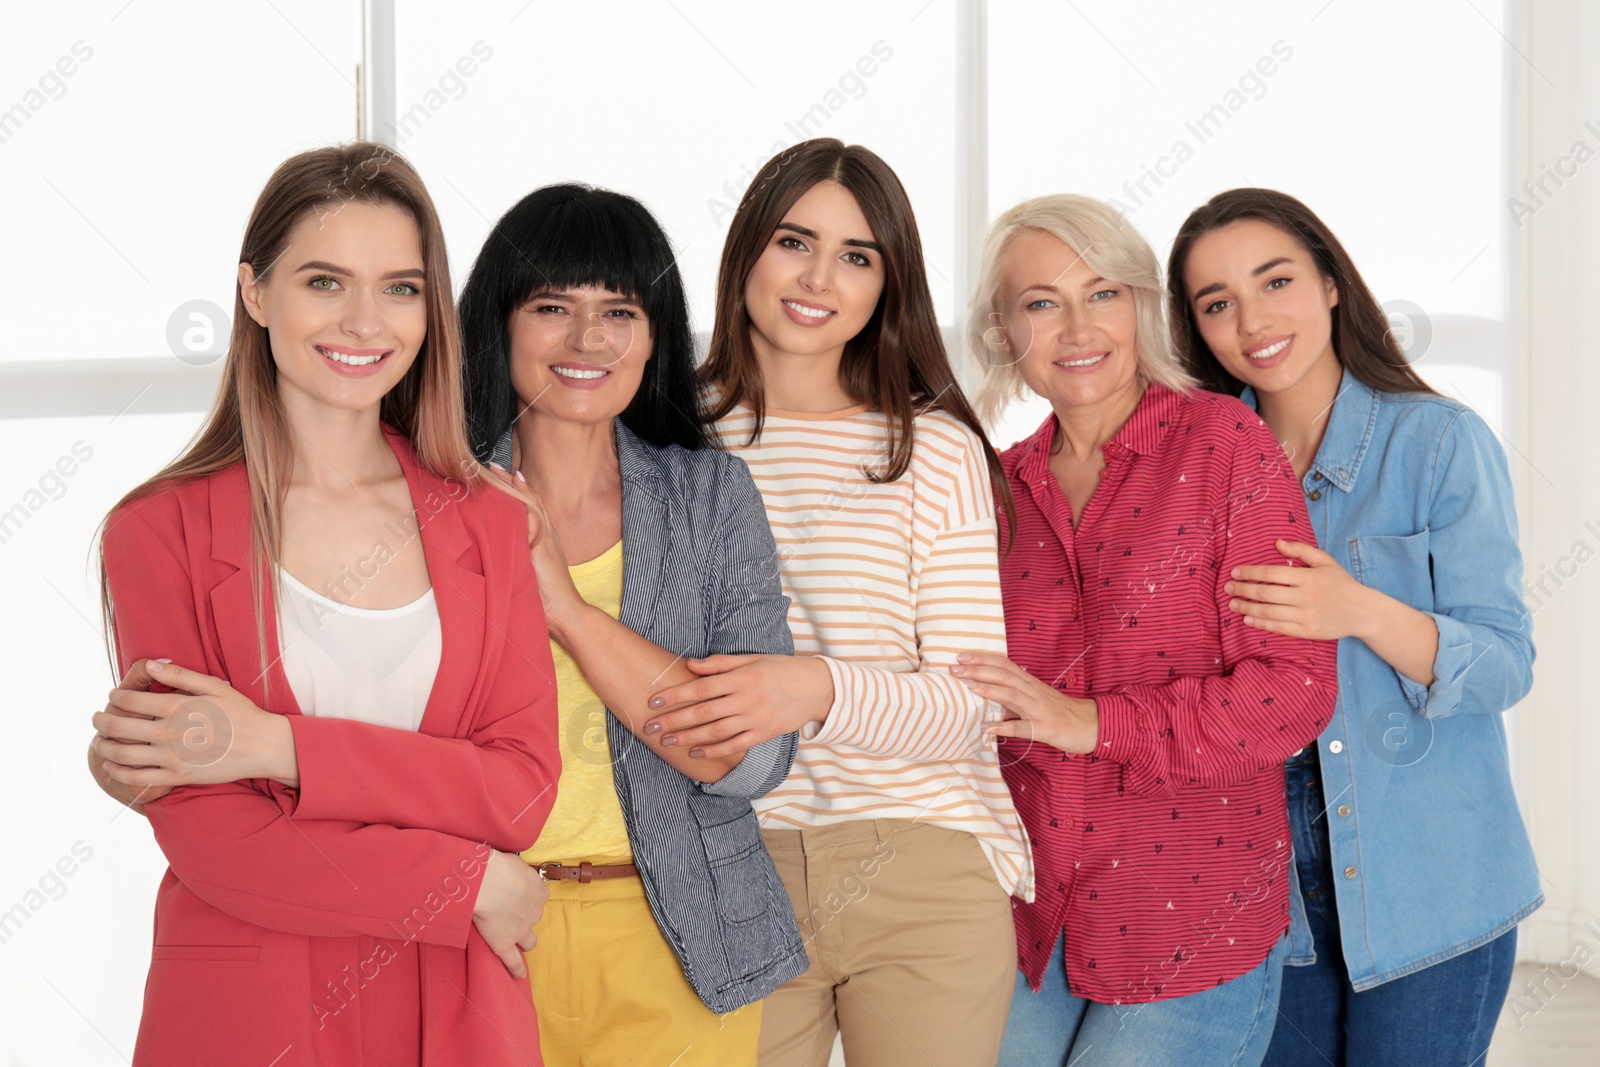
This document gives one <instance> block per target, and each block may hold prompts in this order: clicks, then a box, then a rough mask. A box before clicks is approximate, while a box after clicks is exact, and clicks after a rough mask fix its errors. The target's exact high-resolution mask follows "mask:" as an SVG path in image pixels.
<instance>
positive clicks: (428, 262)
mask: <svg viewBox="0 0 1600 1067" xmlns="http://www.w3.org/2000/svg"><path fill="white" fill-rule="evenodd" d="M408 218H409V220H410V222H411V223H412V224H414V225H411V226H407V224H406V223H407V219H408ZM240 258H241V266H240V282H241V284H240V293H239V299H238V303H237V307H236V311H237V314H236V316H235V329H234V334H233V339H232V345H231V347H230V352H229V356H228V364H227V365H226V367H225V371H224V380H223V384H222V387H221V389H220V390H219V395H218V400H217V403H216V405H215V407H214V408H213V411H212V413H211V415H210V416H209V418H208V420H207V423H206V425H205V426H204V427H203V428H202V430H201V433H200V435H199V436H198V437H197V439H196V441H195V442H194V444H192V445H191V446H190V448H189V449H188V450H187V451H186V452H185V454H184V455H183V456H181V457H180V458H179V459H178V460H176V461H174V463H173V464H171V465H169V466H168V468H167V469H166V470H164V471H162V472H161V474H159V475H157V476H156V477H155V478H153V479H151V481H150V482H147V483H145V485H143V486H141V487H140V488H138V489H136V490H134V491H133V492H132V493H130V494H129V495H128V496H127V497H125V498H124V500H123V501H122V502H121V503H120V504H119V505H118V507H117V508H116V509H115V510H114V511H113V512H112V513H111V515H110V516H109V517H108V519H107V522H106V525H105V531H104V535H103V538H102V553H103V563H104V579H105V592H106V594H107V608H108V616H109V621H110V623H111V627H110V629H109V631H108V632H110V633H112V634H114V639H115V642H116V657H117V661H118V662H117V666H118V667H119V669H120V670H122V671H124V672H130V673H129V678H128V680H126V681H125V683H124V686H123V687H122V688H119V689H117V690H115V691H113V693H112V702H111V705H109V706H108V708H107V710H106V711H105V712H102V713H99V714H97V715H96V716H95V717H94V718H95V725H96V730H97V737H96V740H95V742H94V745H93V746H92V749H93V751H92V754H91V767H92V768H93V769H94V770H95V772H96V777H97V779H99V780H100V781H101V784H102V785H103V786H104V787H105V788H106V789H107V791H108V792H112V793H113V795H117V796H119V797H121V798H123V799H126V800H128V801H130V802H134V803H138V804H140V805H141V807H142V810H143V811H144V813H145V814H146V816H147V817H148V818H149V822H150V826H151V828H152V830H154V832H155V836H156V841H157V843H158V844H159V845H160V847H161V849H162V851H163V853H164V854H165V855H166V857H167V859H168V862H169V863H170V865H171V866H170V868H169V869H168V871H167V873H166V876H165V877H164V878H163V880H162V884H161V887H160V891H159V893H158V895H157V902H156V917H155V941H154V948H153V952H152V960H151V967H150V974H149V978H148V981H147V983H146V987H145V1002H144V1015H143V1018H142V1021H141V1024H140V1030H139V1040H138V1046H137V1048H136V1050H135V1054H134V1057H135V1064H136V1065H143V1064H150V1065H163V1067H165V1065H169V1064H180V1063H195V1064H200V1063H203V1064H207V1065H213V1064H252V1065H258V1067H259V1065H265V1064H272V1065H274V1067H291V1065H332V1064H337V1065H345V1064H350V1065H355V1064H383V1065H385V1067H389V1065H396V1064H400V1065H409V1064H417V1065H445V1064H452V1065H453V1064H465V1063H470V1064H474V1065H500V1064H505V1065H508V1067H509V1065H511V1064H516V1065H519V1067H526V1065H527V1064H530V1063H531V1064H538V1063H539V1062H540V1058H539V1049H538V1037H537V1027H536V1020H535V1017H534V1013H533V1008H532V1002H531V998H530V996H529V990H528V983H527V976H526V971H525V968H524V967H523V964H522V951H523V950H524V949H526V948H529V947H531V946H532V935H531V928H532V925H533V923H534V922H536V921H537V919H538V915H539V911H540V909H541V908H542V905H543V899H544V890H543V886H542V883H540V882H539V879H538V877H537V875H536V874H535V873H534V872H533V871H532V870H531V869H530V868H528V867H527V866H526V865H525V864H523V863H522V861H521V860H520V859H519V858H518V857H517V856H516V853H518V852H520V851H521V850H522V849H524V848H527V847H528V846H530V845H531V844H532V843H533V841H534V840H535V839H536V838H537V837H538V834H539V830H540V828H541V827H542V825H543V822H544V819H545V816H546V814H547V813H548V812H549V810H550V807H551V804H552V802H553V800H554V792H555V783H556V780H557V776H558V773H559V755H558V752H559V749H558V747H557V740H556V736H555V722H556V719H555V689H554V685H553V683H552V681H551V679H552V678H553V671H552V667H551V663H550V652H549V639H548V636H547V633H546V630H545V626H544V619H543V612H542V610H541V608H540V602H539V595H538V590H537V587H536V585H535V581H534V575H533V570H532V566H531V564H530V562H529V557H528V552H527V539H528V525H527V517H526V512H525V510H524V508H523V506H522V505H521V503H520V502H518V501H517V500H516V499H515V498H514V497H513V496H512V495H511V493H509V492H508V491H505V490H503V489H502V488H500V487H499V486H497V485H495V484H493V482H492V481H491V480H490V479H487V478H486V477H485V476H484V473H483V469H482V468H481V467H479V466H478V465H477V464H476V462H475V461H473V460H472V458H471V452H470V450H469V449H468V446H467V443H466V438H465V434H464V431H463V429H462V419H461V416H460V411H461V402H460V391H459V390H460V385H459V379H460V354H459V346H458V342H457V341H456V333H455V320H454V314H453V311H452V310H451V306H450V295H451V289H450V282H449V276H448V270H447V267H446V263H445V258H444V248H443V243H442V238H441V235H440V231H439V227H438V222H437V219H436V217H435V215H434V213H433V207H432V204H431V202H430V201H429V200H428V197H427V193H426V191H425V190H424V189H423V187H422V184H421V181H420V179H418V178H417V176H416V174H415V172H414V171H412V170H411V168H410V167H409V166H408V165H407V164H405V162H404V161H403V160H400V159H399V158H398V157H397V156H395V155H394V154H393V153H392V152H390V151H389V150H387V149H383V148H381V147H379V146H375V145H351V146H346V147H344V148H337V149H322V150H318V151H316V152H309V153H305V154H303V155H301V156H297V157H295V158H294V159H291V160H289V161H288V162H287V163H285V164H284V165H283V166H282V167H280V168H279V170H278V172H277V173H276V174H274V176H273V178H272V180H271V181H270V182H269V183H268V186H267V189H266V190H265V191H264V192H263V194H262V196H261V199H260V200H259V201H258V203H257V206H256V211H255V213H254V215H253V216H252V219H251V222H250V225H249V227H248V229H247V232H246V237H245V246H244V251H243V253H242V254H241V257H240ZM324 363H326V364H335V365H334V366H324V365H322V364H324ZM345 483H348V484H345ZM377 531H382V532H381V533H376V532H377ZM375 533H376V536H377V542H376V543H374V540H373V537H374V536H375ZM280 566H281V567H282V572H281V576H282V578H283V581H280V580H279V578H280V572H279V567H280ZM295 573H299V574H301V575H302V577H301V578H300V579H296V582H295V584H303V585H305V586H314V584H316V579H317V578H320V577H325V576H330V575H335V574H342V575H349V576H351V581H350V582H345V583H343V584H337V583H335V582H333V581H332V580H331V579H330V580H329V581H328V582H327V583H325V587H326V588H327V589H328V590H329V591H330V592H335V593H337V592H341V591H342V592H343V593H344V594H345V596H346V597H348V598H349V599H350V600H351V601H353V602H354V605H355V606H358V607H359V606H360V605H361V604H362V603H365V602H368V601H371V600H372V599H373V598H374V596H375V595H376V594H374V592H373V591H374V590H380V591H381V593H382V595H378V596H377V599H400V598H402V597H404V598H408V601H409V602H412V603H418V604H421V603H422V602H423V600H424V598H426V597H429V596H431V598H432V601H433V605H434V607H436V610H437V639H438V642H437V644H436V645H434V646H432V647H436V648H437V650H438V651H437V669H436V670H435V671H430V672H429V673H431V675H432V680H431V688H427V689H426V694H427V695H426V697H425V704H423V700H424V698H423V696H422V692H421V689H422V687H415V688H417V689H418V691H417V692H416V693H415V694H414V698H415V699H414V700H409V697H408V700H407V701H402V702H405V703H414V704H416V705H420V720H419V721H418V723H417V727H416V729H408V728H403V727H397V726H395V725H380V724H378V723H376V722H373V721H370V720H369V721H360V720H358V719H356V718H349V717H342V716H341V714H340V711H341V709H339V708H333V707H328V706H326V705H327V704H328V703H329V701H328V699H327V696H326V692H325V691H323V690H314V691H312V692H311V693H310V694H309V698H310V699H311V701H312V702H313V703H318V704H319V705H320V706H317V707H315V708H312V707H309V706H308V707H302V704H301V700H303V699H307V697H308V694H306V693H297V692H295V691H294V688H293V687H292V685H291V678H292V677H294V675H293V673H292V672H289V671H286V667H285V664H286V660H285V656H286V655H288V654H291V653H292V652H293V649H292V647H291V646H292V643H293V642H292V640H291V641H289V642H285V647H283V648H282V649H280V647H279V644H280V642H279V634H278V627H277V626H276V625H274V623H276V622H279V621H280V620H279V607H280V605H282V604H284V603H285V597H286V596H288V595H289V593H288V591H287V589H288V587H287V586H286V585H285V584H284V583H285V582H286V581H288V580H289V579H294V578H295ZM306 576H310V577H309V579H307V578H306ZM408 585H409V586H410V588H407V586H408ZM422 585H425V586H426V590H425V591H424V592H423V594H422V596H421V597H418V596H416V589H417V587H418V586H422ZM364 590H365V591H366V592H367V594H368V595H367V597H366V598H363V597H362V596H361V594H362V592H363V591H364ZM364 610H369V611H376V612H379V613H381V612H384V611H391V610H395V609H392V608H388V607H379V606H378V605H375V604H369V606H368V607H367V608H366V609H364ZM419 647H422V646H419ZM383 651H385V650H383V649H374V655H378V654H381V653H382V652H383ZM163 661H170V662H163ZM263 664H265V665H266V666H265V669H263V666H262V665H263ZM430 665H431V664H430ZM385 669H387V668H385ZM397 669H398V668H397ZM382 673H383V672H382V671H380V672H378V674H379V681H378V682H377V683H375V684H376V685H381V684H382ZM135 679H148V680H149V681H150V683H151V684H149V685H141V684H137V683H136V681H135ZM299 684H300V686H301V688H302V689H305V688H308V687H306V686H305V683H304V681H303V680H302V681H301V682H300V683H299ZM142 690H147V691H142ZM319 693H320V694H321V699H320V701H319V700H318V699H317V697H318V695H319ZM402 696H408V695H407V694H402ZM297 697H298V698H300V699H297Z"/></svg>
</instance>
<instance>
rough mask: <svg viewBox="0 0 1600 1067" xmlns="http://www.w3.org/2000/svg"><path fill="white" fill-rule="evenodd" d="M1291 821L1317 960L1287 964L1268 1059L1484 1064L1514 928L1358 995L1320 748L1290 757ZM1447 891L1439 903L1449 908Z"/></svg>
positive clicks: (1293, 1064) (1419, 1066)
mask: <svg viewBox="0 0 1600 1067" xmlns="http://www.w3.org/2000/svg"><path fill="white" fill-rule="evenodd" d="M1287 769H1288V788H1289V827H1290V830H1291V831H1292V832H1293V834H1294V860H1295V870H1296V873H1297V874H1298V875H1299V876H1300V891H1301V894H1302V896H1303V897H1304V898H1305V904H1306V920H1307V922H1308V924H1309V925H1310V927H1311V938H1312V943H1313V945H1314V946H1315V947H1316V951H1317V962H1316V963H1315V964H1313V965H1311V966H1309V967H1285V968H1284V969H1283V996H1282V998H1281V1003H1280V1005H1279V1007H1278V1028H1277V1030H1276V1031H1275V1032H1274V1033H1273V1036H1272V1045H1271V1047H1270V1048H1269V1049H1268V1051H1267V1058H1266V1060H1265V1061H1264V1063H1265V1064H1267V1065H1269V1067H1299V1065H1301V1064H1315V1065H1317V1067H1324V1065H1328V1064H1331V1065H1332V1067H1389V1065H1391V1064H1397V1063H1403V1064H1405V1065H1406V1067H1468V1065H1473V1067H1478V1065H1481V1064H1482V1063H1483V1061H1484V1058H1485V1056H1486V1055H1487V1053H1488V1049H1489V1038H1490V1037H1491V1036H1493V1034H1494V1024H1495V1020H1496V1019H1498V1018H1499V1015H1500V1007H1501V1005H1502V1004H1503V1003H1504V1002H1505V999H1506V990H1507V989H1508V988H1509V987H1510V985H1511V967H1512V964H1513V962H1514V961H1515V959H1516V954H1517V931H1516V930H1515V929H1512V930H1509V931H1507V932H1506V933H1504V934H1502V935H1501V936H1499V937H1497V938H1495V939H1494V940H1493V941H1490V942H1488V943H1487V944H1484V945H1480V946H1478V947H1477V948H1475V949H1473V950H1472V951H1470V952H1464V953H1462V954H1461V955H1459V956H1454V957H1452V958H1450V959H1448V960H1444V961H1443V962H1441V963H1436V964H1434V965H1433V966H1432V967H1425V968H1423V969H1422V970H1420V971H1414V972H1412V973H1411V974H1408V975H1406V976H1405V977H1403V978H1396V979H1393V980H1391V981H1388V982H1385V983H1383V984H1382V985H1380V986H1375V987H1374V988H1372V989H1369V990H1367V991H1366V992H1364V993H1357V992H1356V991H1355V990H1354V989H1352V988H1351V986H1350V976H1349V974H1348V973H1347V972H1346V971H1345V966H1344V952H1343V946H1342V943H1341V941H1340V937H1339V912H1338V908H1337V906H1336V904H1335V901H1334V891H1333V886H1334V881H1333V866H1332V861H1331V859H1330V855H1329V849H1328V824H1327V806H1326V804H1325V803H1324V802H1323V799H1322V778H1321V771H1320V768H1319V766H1318V763H1317V757H1316V750H1315V748H1308V749H1307V750H1306V752H1305V754H1303V755H1300V756H1297V757H1295V758H1292V759H1290V761H1289V763H1288V768H1287ZM1447 904H1448V897H1447V896H1442V897H1441V900H1440V906H1441V907H1443V906H1447Z"/></svg>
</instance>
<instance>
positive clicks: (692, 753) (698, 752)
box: [689, 748, 706, 759]
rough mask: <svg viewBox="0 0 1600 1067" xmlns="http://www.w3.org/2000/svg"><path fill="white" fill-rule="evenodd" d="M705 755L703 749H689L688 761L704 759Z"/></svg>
mask: <svg viewBox="0 0 1600 1067" xmlns="http://www.w3.org/2000/svg"><path fill="white" fill-rule="evenodd" d="M705 755H706V754H705V750H704V749H699V748H691V749H690V750H689V758H690V759H704V758H705Z"/></svg>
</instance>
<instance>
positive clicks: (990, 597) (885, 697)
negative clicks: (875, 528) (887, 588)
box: [813, 424, 1006, 761]
mask: <svg viewBox="0 0 1600 1067" xmlns="http://www.w3.org/2000/svg"><path fill="white" fill-rule="evenodd" d="M917 430H918V433H919V436H920V438H921V440H922V441H923V442H925V444H926V447H925V448H924V450H923V451H924V455H925V456H926V457H927V459H928V462H929V464H930V468H931V470H932V471H933V472H936V475H935V477H933V478H929V482H930V483H932V484H929V485H928V486H927V488H928V489H930V490H932V489H934V488H935V487H936V486H937V487H938V488H940V489H942V491H943V496H944V499H943V500H942V501H938V500H935V501H933V503H934V505H935V506H934V507H932V508H928V509H926V510H921V509H919V512H918V521H916V522H914V523H913V531H912V551H911V575H910V578H911V592H912V605H911V606H912V624H913V627H914V634H913V637H914V640H915V646H916V652H917V663H916V669H915V670H910V671H894V670H886V669H884V668H881V667H873V666H867V665H863V664H860V663H854V662H847V661H845V660H841V659H837V658H834V657H831V656H828V657H824V659H825V660H826V661H827V664H828V670H829V672H830V673H831V674H832V676H833V688H834V700H833V705H832V707H830V708H829V709H828V717H827V719H826V720H825V721H824V722H823V725H822V728H821V729H820V730H819V731H818V732H817V734H816V735H815V737H814V738H813V739H814V740H815V741H817V742H818V743H822V744H843V745H849V746H851V747H852V748H856V749H859V750H861V751H863V752H868V753H873V754H877V755H889V756H899V757H901V758H903V759H909V760H918V761H924V760H958V759H971V758H973V757H975V756H977V755H978V753H979V752H980V751H981V750H982V749H983V747H984V746H985V744H986V743H989V742H988V741H987V739H986V738H985V737H984V735H983V732H982V725H983V723H984V722H985V721H987V720H989V719H996V718H999V714H1000V713H999V709H998V707H997V706H996V705H994V704H992V703H991V702H989V701H985V700H982V699H980V698H979V697H977V696H975V695H974V694H973V693H971V692H970V691H968V689H967V688H966V687H965V686H964V685H962V684H961V683H960V682H959V681H958V680H957V679H956V678H955V677H954V676H952V675H951V674H950V672H949V668H950V666H951V665H952V664H954V663H955V659H956V656H957V655H959V654H960V653H962V652H970V651H992V652H1000V653H1002V654H1004V652H1005V647H1006V645H1005V624H1004V620H1003V616H1002V611H1001V604H1000V579H999V571H998V560H997V555H996V544H997V542H996V533H995V515H994V497H993V493H992V490H991V487H990V484H989V472H988V470H987V469H986V467H985V466H984V463H983V452H982V450H981V447H980V446H979V444H978V442H977V439H976V438H975V437H974V436H972V435H971V434H970V432H968V431H966V430H965V428H964V427H955V426H951V425H949V424H944V425H939V424H932V425H922V424H919V425H918V427H917ZM919 503H920V501H919Z"/></svg>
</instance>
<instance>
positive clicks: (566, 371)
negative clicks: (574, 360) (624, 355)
mask: <svg viewBox="0 0 1600 1067" xmlns="http://www.w3.org/2000/svg"><path fill="white" fill-rule="evenodd" d="M550 369H551V370H553V371H555V372H556V373H557V374H559V375H561V376H562V377H563V378H585V379H587V378H604V377H605V376H606V375H608V374H610V373H611V372H610V371H608V370H579V369H578V368H576V367H551V368H550Z"/></svg>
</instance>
